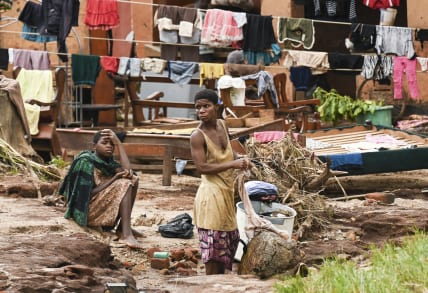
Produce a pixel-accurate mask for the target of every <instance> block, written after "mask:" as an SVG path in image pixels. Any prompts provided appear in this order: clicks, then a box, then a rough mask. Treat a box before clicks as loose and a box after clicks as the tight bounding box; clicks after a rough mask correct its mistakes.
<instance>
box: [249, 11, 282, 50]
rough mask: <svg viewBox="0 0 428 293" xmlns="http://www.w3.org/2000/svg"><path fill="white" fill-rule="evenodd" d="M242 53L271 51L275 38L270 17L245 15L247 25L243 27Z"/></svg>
mask: <svg viewBox="0 0 428 293" xmlns="http://www.w3.org/2000/svg"><path fill="white" fill-rule="evenodd" d="M243 34H244V40H243V41H242V49H243V50H244V51H253V52H258V51H264V50H268V49H271V46H272V44H274V43H276V37H275V34H274V30H273V26H272V16H262V15H258V14H249V13H247V24H246V25H244V27H243Z"/></svg>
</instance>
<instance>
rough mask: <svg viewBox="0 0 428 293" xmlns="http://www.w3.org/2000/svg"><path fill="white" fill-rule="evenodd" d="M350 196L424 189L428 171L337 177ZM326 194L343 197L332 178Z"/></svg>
mask: <svg viewBox="0 0 428 293" xmlns="http://www.w3.org/2000/svg"><path fill="white" fill-rule="evenodd" d="M337 179H338V180H339V182H340V185H342V187H343V189H345V190H346V192H347V193H348V194H359V193H367V192H375V191H386V190H388V191H393V190H396V189H423V188H427V187H428V171H427V170H417V171H407V172H393V173H380V174H369V175H355V176H344V177H337ZM324 193H325V194H329V195H330V194H331V195H334V194H337V195H339V194H340V195H343V192H342V190H341V188H340V187H339V185H338V183H337V180H336V179H335V178H330V179H328V181H327V182H326V185H325V190H324Z"/></svg>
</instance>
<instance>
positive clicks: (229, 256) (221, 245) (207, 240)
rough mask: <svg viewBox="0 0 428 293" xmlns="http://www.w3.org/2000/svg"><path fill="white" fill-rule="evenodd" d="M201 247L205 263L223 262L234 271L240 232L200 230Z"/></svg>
mask: <svg viewBox="0 0 428 293" xmlns="http://www.w3.org/2000/svg"><path fill="white" fill-rule="evenodd" d="M198 234H199V246H200V248H201V258H202V262H203V263H207V262H208V261H210V260H213V261H217V262H221V263H223V264H224V266H225V268H226V269H228V270H230V271H231V270H232V264H233V259H234V257H235V253H236V249H237V248H238V244H239V231H238V229H236V230H233V231H217V230H208V229H202V228H198Z"/></svg>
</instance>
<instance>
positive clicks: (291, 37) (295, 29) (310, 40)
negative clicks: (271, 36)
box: [278, 17, 315, 50]
mask: <svg viewBox="0 0 428 293" xmlns="http://www.w3.org/2000/svg"><path fill="white" fill-rule="evenodd" d="M285 41H289V43H290V44H291V46H293V47H299V46H303V48H305V49H308V50H309V49H312V47H313V45H314V43H315V29H314V22H313V20H312V19H305V18H284V17H280V18H279V20H278V42H280V43H284V42H285ZM287 43H288V42H287Z"/></svg>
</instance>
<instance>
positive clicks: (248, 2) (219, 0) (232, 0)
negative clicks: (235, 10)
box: [211, 0, 254, 11]
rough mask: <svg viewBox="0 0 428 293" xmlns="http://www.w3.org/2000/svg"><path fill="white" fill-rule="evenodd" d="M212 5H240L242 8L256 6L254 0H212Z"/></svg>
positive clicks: (246, 8)
mask: <svg viewBox="0 0 428 293" xmlns="http://www.w3.org/2000/svg"><path fill="white" fill-rule="evenodd" d="M211 5H214V6H215V5H221V6H232V7H239V8H240V9H242V10H247V11H248V10H251V9H253V8H254V1H253V0H211Z"/></svg>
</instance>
